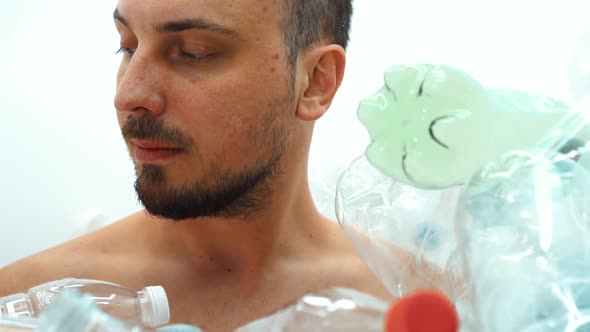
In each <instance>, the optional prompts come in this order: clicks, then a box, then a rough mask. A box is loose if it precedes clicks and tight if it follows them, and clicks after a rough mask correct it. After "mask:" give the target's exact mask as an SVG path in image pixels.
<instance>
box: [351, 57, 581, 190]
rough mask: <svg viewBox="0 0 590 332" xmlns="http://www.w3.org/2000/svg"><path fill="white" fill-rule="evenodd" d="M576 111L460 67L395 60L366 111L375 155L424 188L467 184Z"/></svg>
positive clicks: (362, 115) (555, 131)
mask: <svg viewBox="0 0 590 332" xmlns="http://www.w3.org/2000/svg"><path fill="white" fill-rule="evenodd" d="M580 81H581V79H580ZM576 85H579V83H576ZM584 89H587V87H584ZM575 115H576V111H575V110H574V109H573V106H571V105H569V104H568V103H566V102H564V101H562V100H558V99H556V98H551V97H549V96H544V95H535V94H530V93H526V92H521V91H512V90H494V89H487V88H485V87H483V86H482V85H481V84H480V83H479V82H478V81H477V80H475V79H474V78H473V77H471V76H470V75H469V74H468V73H466V72H463V71H461V70H459V69H458V68H454V67H451V66H447V65H430V64H419V65H414V66H405V65H395V66H392V67H391V68H389V69H388V70H387V71H386V72H385V86H384V87H383V88H382V89H381V90H379V91H378V92H377V93H376V94H374V95H373V96H370V97H368V98H366V99H365V100H363V101H362V102H361V104H360V106H359V110H358V117H359V119H360V121H361V122H362V123H363V125H364V126H365V127H366V128H367V130H368V132H369V135H370V137H371V141H372V143H371V144H370V145H369V147H368V148H367V151H366V155H367V158H368V159H369V160H370V162H371V163H372V164H373V165H375V167H376V168H378V169H379V170H380V171H382V172H383V173H384V174H386V175H388V176H390V177H392V178H394V179H396V180H397V181H401V182H404V183H406V184H409V185H412V186H416V187H419V188H424V189H442V188H448V187H453V186H458V185H463V184H465V182H467V181H468V180H469V179H470V177H471V175H473V174H474V173H475V172H476V171H477V170H478V169H480V168H481V167H482V166H483V165H484V164H485V163H486V162H488V161H491V160H495V159H497V158H499V157H500V156H501V155H503V154H505V153H508V152H510V151H520V150H529V149H532V148H533V147H535V144H536V143H538V142H539V140H540V139H541V138H542V137H543V136H544V135H550V134H551V135H563V134H562V132H561V131H560V129H559V127H555V124H556V123H558V122H561V121H562V120H564V119H568V118H572V117H574V116H575ZM577 120H578V121H580V120H582V119H581V118H578V119H577ZM575 133H576V134H578V133H579V132H575ZM588 134H589V133H588V130H586V132H585V133H583V134H582V136H581V137H586V138H587V137H588Z"/></svg>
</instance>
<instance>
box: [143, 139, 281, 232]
mask: <svg viewBox="0 0 590 332" xmlns="http://www.w3.org/2000/svg"><path fill="white" fill-rule="evenodd" d="M283 153H284V149H283V148H279V149H277V150H275V153H273V155H272V156H271V158H269V160H268V161H267V163H266V164H264V165H261V166H259V167H257V168H255V169H249V170H245V171H242V172H239V173H237V174H231V173H230V172H224V173H220V174H218V175H216V176H215V179H211V178H208V179H206V180H201V181H198V182H196V183H194V184H192V185H187V186H182V187H179V188H172V189H159V188H160V185H164V184H165V182H166V181H165V175H164V172H163V170H162V168H161V167H160V166H156V165H142V166H139V167H141V172H139V171H138V172H137V173H138V176H137V180H136V181H135V191H136V193H137V197H138V199H139V201H140V202H141V204H142V205H143V206H144V207H145V209H146V210H147V211H148V212H149V213H150V214H151V215H153V216H156V217H160V218H164V219H170V220H174V221H181V220H184V219H192V218H199V217H221V218H235V217H244V218H245V217H247V216H248V215H250V214H251V213H254V212H255V211H256V210H259V209H261V208H263V207H264V204H265V202H267V201H268V199H269V198H270V196H271V188H270V182H271V181H270V179H272V178H273V177H276V176H277V175H278V174H277V171H278V168H279V167H278V164H279V162H280V160H281V159H282V156H283ZM211 183H214V185H212V184H211Z"/></svg>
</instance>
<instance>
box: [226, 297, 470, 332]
mask: <svg viewBox="0 0 590 332" xmlns="http://www.w3.org/2000/svg"><path fill="white" fill-rule="evenodd" d="M458 322H459V320H458V318H457V313H456V312H455V310H454V309H453V305H452V303H451V302H450V301H449V300H448V299H446V298H445V297H444V296H443V295H441V294H440V293H437V292H433V291H418V292H415V293H411V294H408V295H407V296H405V297H403V298H401V299H399V300H398V301H395V302H394V303H393V305H391V306H389V305H388V304H387V303H385V302H383V301H381V300H379V299H376V298H374V297H372V296H370V295H368V294H365V293H361V292H358V291H355V290H351V289H345V288H331V289H325V290H322V291H320V292H317V293H313V294H308V295H305V296H303V297H302V298H301V299H300V300H299V301H297V303H295V304H293V305H291V306H289V307H287V308H285V309H282V310H280V311H278V312H276V313H274V314H272V315H270V316H268V317H265V318H263V319H260V320H257V321H255V322H253V323H250V324H248V325H246V326H244V327H241V328H239V329H237V330H236V331H235V332H262V331H264V332H299V331H305V332H320V331H321V332H331V331H334V332H336V331H338V332H346V331H350V332H353V331H354V332H358V331H363V332H383V331H385V332H425V331H428V332H458Z"/></svg>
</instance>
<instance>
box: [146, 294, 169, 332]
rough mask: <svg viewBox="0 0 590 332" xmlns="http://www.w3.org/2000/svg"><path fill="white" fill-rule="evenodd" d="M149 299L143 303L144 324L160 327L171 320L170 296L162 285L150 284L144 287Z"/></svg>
mask: <svg viewBox="0 0 590 332" xmlns="http://www.w3.org/2000/svg"><path fill="white" fill-rule="evenodd" d="M143 291H144V292H145V294H146V295H147V299H148V301H147V302H146V303H142V304H141V313H142V318H143V324H144V325H145V326H147V327H158V326H162V325H165V324H168V322H170V305H169V304H168V296H166V291H165V290H164V287H162V286H150V287H146V288H144V289H143Z"/></svg>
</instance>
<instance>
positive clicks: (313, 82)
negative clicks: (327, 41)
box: [296, 45, 346, 121]
mask: <svg viewBox="0 0 590 332" xmlns="http://www.w3.org/2000/svg"><path fill="white" fill-rule="evenodd" d="M302 62H303V63H302V64H303V67H304V70H305V74H304V75H305V77H304V80H303V81H304V82H305V83H304V84H305V86H304V87H303V89H302V90H301V91H302V94H301V96H300V97H299V103H298V105H297V111H296V115H297V117H299V118H300V119H302V120H304V121H313V120H317V119H319V118H320V117H321V116H322V115H324V113H326V111H327V110H328V108H329V107H330V104H332V100H333V99H334V95H335V94H336V91H338V88H339V87H340V83H342V78H343V77H344V67H345V66H346V53H345V51H344V49H343V48H342V47H341V46H339V45H325V46H322V47H319V48H315V49H313V50H311V51H310V52H309V53H308V54H306V56H305V57H304V59H303V61H302Z"/></svg>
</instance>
